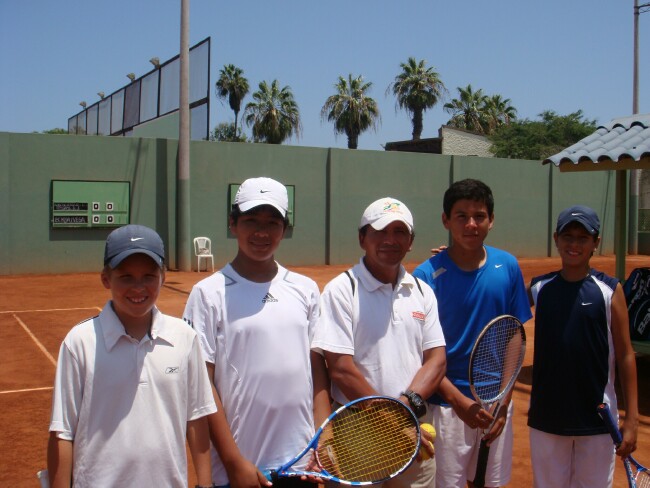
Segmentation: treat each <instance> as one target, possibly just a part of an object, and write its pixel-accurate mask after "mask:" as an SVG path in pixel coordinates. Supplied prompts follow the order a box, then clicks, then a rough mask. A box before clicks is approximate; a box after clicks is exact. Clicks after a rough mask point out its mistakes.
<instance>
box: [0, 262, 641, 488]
mask: <svg viewBox="0 0 650 488" xmlns="http://www.w3.org/2000/svg"><path fill="white" fill-rule="evenodd" d="M519 262H520V265H521V267H522V271H523V273H524V279H525V281H526V282H529V281H530V278H531V277H533V276H535V275H539V274H542V273H545V272H548V271H552V270H554V269H557V268H558V267H559V260H558V259H557V258H544V259H520V260H519ZM414 265H415V263H411V264H410V265H407V268H408V269H409V270H411V269H412V268H413V267H414ZM592 265H593V266H594V267H595V268H598V269H601V270H603V271H605V272H607V273H609V274H612V275H613V274H614V269H615V259H614V257H613V256H605V257H601V256H599V257H595V258H593V259H592ZM645 266H650V256H629V257H628V258H627V262H626V276H628V275H629V273H630V271H631V270H632V269H634V268H637V267H645ZM348 267H349V266H313V267H312V266H305V267H291V269H292V270H295V271H297V272H299V273H303V274H305V275H307V276H310V277H312V278H313V279H314V280H315V281H316V282H317V283H318V284H319V286H321V288H322V286H323V285H324V284H325V283H326V282H327V281H329V280H330V279H331V278H333V277H334V276H335V275H336V274H338V273H340V272H341V271H343V270H345V269H347V268H348ZM206 276H207V273H205V272H204V273H196V272H194V273H186V272H168V273H167V282H166V284H165V286H164V288H163V290H162V292H161V294H160V299H159V302H158V304H159V307H160V308H161V309H162V310H163V311H164V312H165V313H168V314H170V315H176V316H180V315H181V314H182V311H183V308H184V306H185V301H186V300H187V296H188V294H189V292H190V290H191V288H192V285H193V284H194V283H196V282H197V281H198V280H200V279H202V278H205V277H206ZM108 296H109V295H108V291H107V290H105V289H104V288H103V286H102V285H101V283H100V280H99V270H98V271H97V273H83V274H61V275H25V276H0V331H1V332H0V358H4V363H3V364H4V367H2V370H1V371H0V410H1V411H3V412H5V417H4V421H3V424H4V425H5V430H4V432H3V435H2V442H1V443H0V459H2V467H1V468H0V486H12V487H30V486H34V487H36V486H38V480H37V479H36V472H37V471H38V470H39V469H42V468H44V467H45V464H46V446H47V438H48V432H47V430H48V424H49V415H50V399H51V395H52V384H53V381H54V372H55V364H56V358H57V356H58V350H59V345H60V344H61V341H62V340H63V337H64V336H65V334H66V333H67V331H68V330H69V329H70V328H71V327H72V326H74V325H75V324H76V323H78V322H80V321H81V320H83V319H85V318H87V317H91V316H93V315H96V314H97V313H98V312H99V310H101V308H102V307H103V305H104V304H105V302H106V300H107V299H108ZM526 332H527V334H528V351H527V356H526V360H525V362H524V368H523V370H522V373H521V375H520V381H519V383H518V385H517V387H516V390H515V393H514V402H515V446H514V452H515V454H514V460H513V473H512V481H511V482H510V484H509V485H508V486H511V487H527V486H532V477H531V469H530V457H529V448H528V430H527V427H526V411H527V408H528V399H529V392H530V377H531V363H532V357H533V355H532V352H533V341H532V338H533V330H532V327H531V326H530V325H529V326H528V327H527V331H526ZM637 367H638V376H639V379H638V383H639V387H638V389H639V408H640V412H641V418H640V425H639V442H638V450H637V452H636V455H637V458H638V459H639V460H640V461H641V462H642V463H643V464H645V465H650V356H638V357H637ZM558 401H561V399H558ZM137 435H138V433H137V432H133V438H134V440H135V439H137ZM194 483H195V478H194V476H193V474H192V473H191V468H190V479H189V484H190V486H194ZM614 486H615V487H620V488H624V487H626V486H627V482H626V480H625V474H624V472H623V470H622V464H621V463H617V467H616V476H615V483H614Z"/></svg>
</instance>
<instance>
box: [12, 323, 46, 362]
mask: <svg viewBox="0 0 650 488" xmlns="http://www.w3.org/2000/svg"><path fill="white" fill-rule="evenodd" d="M14 318H15V319H16V321H18V323H19V324H20V326H21V327H22V328H23V329H25V332H27V334H28V335H29V337H31V338H32V340H33V341H34V343H35V344H36V345H37V346H38V348H39V349H40V350H41V351H43V354H45V356H46V357H47V358H48V359H49V360H50V362H51V363H52V364H53V365H54V366H56V361H55V360H54V358H53V357H52V355H51V354H50V353H49V351H48V350H47V349H45V346H44V345H43V344H41V341H39V340H38V339H37V338H36V336H35V335H34V334H32V331H31V330H29V327H27V326H26V325H25V322H23V321H22V320H20V319H19V318H18V316H17V315H15V314H14Z"/></svg>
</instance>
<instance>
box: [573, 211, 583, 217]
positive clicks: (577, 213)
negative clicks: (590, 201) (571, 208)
mask: <svg viewBox="0 0 650 488" xmlns="http://www.w3.org/2000/svg"><path fill="white" fill-rule="evenodd" d="M578 215H582V214H581V213H580V212H572V213H571V216H573V217H577V216H578Z"/></svg>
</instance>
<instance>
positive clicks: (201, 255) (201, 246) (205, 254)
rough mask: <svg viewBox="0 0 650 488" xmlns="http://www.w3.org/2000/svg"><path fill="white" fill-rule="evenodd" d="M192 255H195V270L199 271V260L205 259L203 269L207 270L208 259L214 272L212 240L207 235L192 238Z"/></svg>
mask: <svg viewBox="0 0 650 488" xmlns="http://www.w3.org/2000/svg"><path fill="white" fill-rule="evenodd" d="M194 255H195V256H196V271H197V272H199V271H201V260H202V259H205V260H206V263H205V270H206V271H207V270H208V263H207V260H208V259H209V260H210V264H211V265H212V272H214V257H213V256H212V241H210V238H209V237H195V238H194Z"/></svg>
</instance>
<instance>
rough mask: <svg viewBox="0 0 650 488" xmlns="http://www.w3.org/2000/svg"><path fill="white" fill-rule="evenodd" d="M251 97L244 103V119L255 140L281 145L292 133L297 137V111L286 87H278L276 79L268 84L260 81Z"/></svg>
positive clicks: (300, 128)
mask: <svg viewBox="0 0 650 488" xmlns="http://www.w3.org/2000/svg"><path fill="white" fill-rule="evenodd" d="M253 99H254V100H255V101H254V102H250V103H248V104H246V108H245V109H244V120H245V121H246V124H247V125H248V126H249V127H250V126H252V128H253V129H252V130H253V140H254V141H255V142H266V143H268V144H282V142H284V141H285V140H286V139H288V138H290V137H291V136H292V135H295V136H296V138H298V137H300V131H301V130H302V124H301V122H300V112H299V110H298V104H297V103H296V101H295V100H294V98H293V93H291V88H290V87H289V86H285V87H284V88H280V85H279V83H278V80H273V82H272V83H271V85H270V86H269V85H268V84H267V83H266V81H262V82H261V83H260V84H259V90H258V91H256V92H255V93H253Z"/></svg>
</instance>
